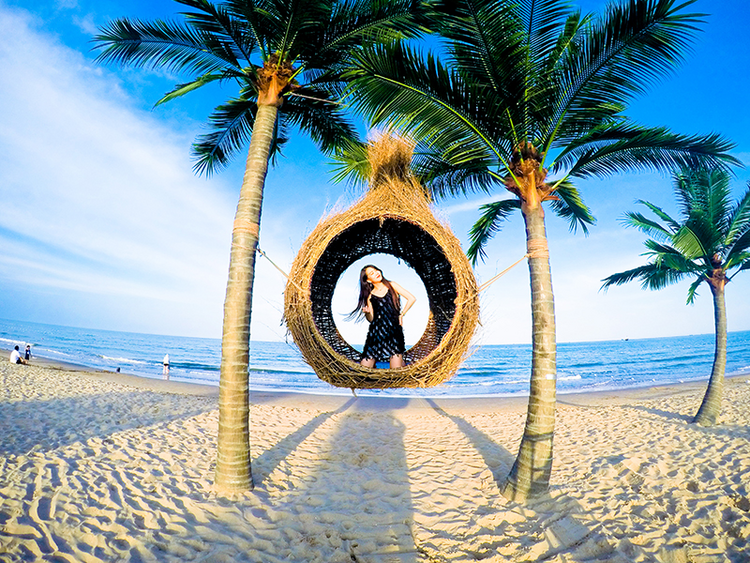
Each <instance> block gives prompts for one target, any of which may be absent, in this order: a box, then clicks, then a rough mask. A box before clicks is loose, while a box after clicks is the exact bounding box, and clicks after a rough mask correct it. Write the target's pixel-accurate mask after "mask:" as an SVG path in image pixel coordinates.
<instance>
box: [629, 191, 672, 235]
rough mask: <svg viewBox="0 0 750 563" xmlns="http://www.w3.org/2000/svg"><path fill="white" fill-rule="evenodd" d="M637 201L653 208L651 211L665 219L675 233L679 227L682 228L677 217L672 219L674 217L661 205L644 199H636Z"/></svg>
mask: <svg viewBox="0 0 750 563" xmlns="http://www.w3.org/2000/svg"><path fill="white" fill-rule="evenodd" d="M636 203H640V204H641V205H645V206H646V207H648V208H649V209H650V210H651V213H653V214H654V215H656V216H657V217H658V218H659V219H661V220H662V221H664V222H665V223H666V224H667V225H668V226H669V230H670V231H671V232H672V233H675V232H676V231H677V229H679V228H680V223H679V222H678V221H676V220H675V219H672V217H670V216H669V214H667V212H666V211H664V210H663V209H662V208H661V207H659V206H657V205H654V204H653V203H650V202H648V201H644V200H642V199H638V200H636Z"/></svg>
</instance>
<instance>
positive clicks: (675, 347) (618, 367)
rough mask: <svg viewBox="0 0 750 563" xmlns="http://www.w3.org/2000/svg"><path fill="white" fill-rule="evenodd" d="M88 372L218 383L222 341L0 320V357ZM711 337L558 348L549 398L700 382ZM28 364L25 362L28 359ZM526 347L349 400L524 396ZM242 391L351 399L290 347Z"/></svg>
mask: <svg viewBox="0 0 750 563" xmlns="http://www.w3.org/2000/svg"><path fill="white" fill-rule="evenodd" d="M16 344H18V345H20V347H21V349H23V348H24V347H25V346H26V344H31V347H32V353H33V354H34V355H36V356H39V357H42V358H47V359H50V360H54V361H59V362H68V363H74V364H79V365H83V366H88V367H91V368H96V369H101V370H109V371H115V370H116V369H117V368H118V367H119V368H120V370H121V371H122V372H123V373H128V374H133V375H140V376H143V377H151V378H156V379H160V378H161V377H162V375H161V373H162V363H161V362H162V359H163V358H164V354H167V353H168V354H169V357H170V361H171V370H170V379H171V380H173V381H182V382H188V383H200V384H204V385H217V386H218V384H219V362H220V349H221V341H220V340H219V339H214V338H190V337H183V336H162V335H153V334H139V333H132V332H117V331H109V330H95V329H86V328H73V327H65V326H55V325H47V324H38V323H29V322H20V321H7V320H1V319H0V348H8V349H10V348H12V347H13V346H15V345H16ZM713 348H714V337H713V335H712V334H701V335H692V336H675V337H666V338H649V339H639V340H636V339H630V340H616V341H601V342H568V343H566V342H561V343H558V345H557V352H558V356H557V369H558V372H557V375H558V380H557V389H558V393H561V394H564V393H576V392H581V391H605V390H612V389H622V388H636V387H649V386H652V385H659V384H669V383H676V382H684V381H708V377H709V375H710V373H711V363H712V361H713ZM32 361H33V358H32ZM530 368H531V346H530V345H497V346H488V345H484V346H480V347H478V348H476V349H475V350H474V352H473V354H472V355H471V356H470V357H469V358H468V360H467V361H466V362H464V364H463V366H461V368H460V369H459V370H458V373H457V374H456V375H455V376H454V377H453V378H452V379H450V380H448V381H447V382H445V383H443V384H442V385H439V386H437V387H432V388H428V389H386V390H366V391H358V395H365V396H391V397H394V396H396V397H413V396H419V397H445V396H454V397H478V396H513V395H528V392H529V373H530ZM726 373H727V375H741V374H750V331H744V332H730V333H729V342H728V354H727V369H726ZM250 387H251V389H253V390H263V391H268V390H270V391H301V392H305V393H317V394H346V395H348V394H350V393H351V392H350V391H349V390H348V389H339V388H336V387H332V386H330V385H329V384H328V383H326V382H324V381H321V380H320V379H318V377H317V376H316V375H315V372H313V371H312V369H311V368H310V367H309V366H308V365H307V364H306V363H305V362H304V360H303V359H302V356H301V354H300V353H299V350H297V348H296V347H295V345H294V344H293V343H292V342H291V340H290V342H288V343H287V342H255V341H254V342H252V343H251V350H250Z"/></svg>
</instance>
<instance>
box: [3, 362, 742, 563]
mask: <svg viewBox="0 0 750 563" xmlns="http://www.w3.org/2000/svg"><path fill="white" fill-rule="evenodd" d="M0 380H1V381H2V385H1V386H0V397H1V398H0V429H1V430H0V432H1V434H0V561H3V562H6V561H7V562H11V561H55V562H63V561H67V562H71V563H72V562H94V561H160V562H161V561H174V562H178V561H180V562H181V561H210V562H223V561H227V562H228V561H258V562H263V563H269V562H277V561H299V562H321V563H333V562H347V563H351V562H353V561H354V562H360V563H364V562H373V563H374V562H377V563H386V562H388V563H391V562H393V563H397V562H398V563H405V562H447V561H451V562H453V561H492V562H501V561H551V562H579V561H611V562H626V561H635V562H640V561H659V562H670V563H672V562H674V563H688V562H691V563H709V562H710V563H714V562H723V561H731V562H741V561H750V540H749V538H750V491H749V490H748V489H749V487H750V485H749V484H748V481H749V480H750V441H749V439H750V384H748V377H739V378H734V379H731V380H728V382H727V388H726V392H725V401H724V410H723V415H722V417H721V424H720V425H719V426H717V427H715V428H701V427H697V426H693V425H690V424H688V420H689V416H690V415H691V414H693V413H694V412H695V410H696V409H697V407H698V405H699V403H700V399H701V397H702V394H703V390H704V389H703V386H702V385H700V386H698V385H694V384H693V385H682V386H670V387H661V388H654V389H648V390H639V391H631V392H626V393H604V394H598V395H592V394H588V395H563V396H560V397H559V399H560V400H559V406H558V411H557V412H558V418H557V427H556V438H555V463H554V469H553V475H552V486H551V491H550V495H549V496H548V497H546V498H543V499H540V500H539V501H536V502H534V503H533V504H530V505H528V506H521V505H519V504H516V503H514V502H510V501H508V500H506V499H505V498H504V497H503V496H502V495H501V494H500V493H499V489H498V487H499V484H501V483H502V481H503V479H504V477H505V476H506V474H507V473H508V471H509V469H510V466H511V464H512V462H513V459H514V457H515V453H516V448H517V446H518V443H519V440H520V436H521V432H522V428H523V421H524V416H525V399H521V400H508V399H474V400H459V399H440V400H434V401H432V400H421V399H420V400H398V399H366V398H360V399H354V398H353V397H335V396H311V395H299V394H269V393H259V394H253V397H252V460H253V475H254V479H255V490H254V491H252V492H249V493H246V494H244V495H241V496H240V497H239V498H235V499H226V498H221V497H217V496H216V495H215V494H214V493H213V492H212V478H213V467H214V462H215V457H216V433H217V420H218V408H217V401H218V399H217V392H216V391H217V390H216V389H215V388H206V387H199V386H191V385H184V384H179V383H172V382H164V381H156V380H146V379H141V378H136V377H132V376H125V375H119V374H104V373H101V372H76V371H70V370H63V369H54V368H52V367H44V366H37V365H31V366H24V365H11V364H10V363H8V362H0Z"/></svg>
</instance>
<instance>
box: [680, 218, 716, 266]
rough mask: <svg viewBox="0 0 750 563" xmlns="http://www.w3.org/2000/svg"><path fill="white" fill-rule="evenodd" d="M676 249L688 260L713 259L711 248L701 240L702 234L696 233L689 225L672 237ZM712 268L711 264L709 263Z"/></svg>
mask: <svg viewBox="0 0 750 563" xmlns="http://www.w3.org/2000/svg"><path fill="white" fill-rule="evenodd" d="M672 244H673V245H674V248H675V249H676V250H677V251H678V252H679V253H680V254H682V255H683V256H684V257H685V258H687V259H688V260H704V261H707V260H708V259H709V258H710V257H711V254H712V252H711V250H712V249H711V248H710V247H706V244H705V241H704V240H701V236H700V234H698V233H696V231H695V230H694V229H691V228H690V227H689V226H688V225H683V226H682V227H681V228H680V229H679V230H678V231H677V232H676V233H675V234H674V236H673V237H672ZM707 266H708V267H711V263H710V262H708V263H707Z"/></svg>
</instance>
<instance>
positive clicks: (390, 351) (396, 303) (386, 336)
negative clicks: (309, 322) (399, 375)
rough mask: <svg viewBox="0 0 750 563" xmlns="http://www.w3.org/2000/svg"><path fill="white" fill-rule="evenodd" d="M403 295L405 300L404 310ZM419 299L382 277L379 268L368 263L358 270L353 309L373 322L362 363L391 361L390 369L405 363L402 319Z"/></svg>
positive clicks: (366, 365)
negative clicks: (357, 286) (356, 299)
mask: <svg viewBox="0 0 750 563" xmlns="http://www.w3.org/2000/svg"><path fill="white" fill-rule="evenodd" d="M401 297H403V298H404V299H406V304H405V305H404V308H403V309H401ZM415 302H416V298H415V297H414V296H413V295H412V294H411V293H409V292H408V291H406V290H405V289H404V288H403V287H401V286H400V285H399V284H397V283H396V282H392V281H388V280H387V279H385V278H384V277H383V272H382V271H381V270H380V268H378V267H376V266H372V265H368V266H365V267H364V268H362V271H361V272H360V273H359V301H358V302H357V307H356V308H355V309H354V311H353V312H352V314H353V315H356V314H357V313H358V312H361V313H363V314H364V316H365V318H366V319H367V320H368V321H369V322H370V329H369V330H368V331H367V340H366V341H365V348H364V350H362V359H361V360H360V363H361V364H362V365H363V366H365V367H368V368H371V367H374V366H375V362H376V361H381V362H384V361H386V360H388V361H389V363H390V367H391V368H400V367H403V365H404V356H403V354H404V350H405V348H406V347H405V345H404V329H403V327H402V325H403V319H404V315H405V314H406V312H407V311H408V310H409V309H411V306H412V305H414V303H415Z"/></svg>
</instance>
